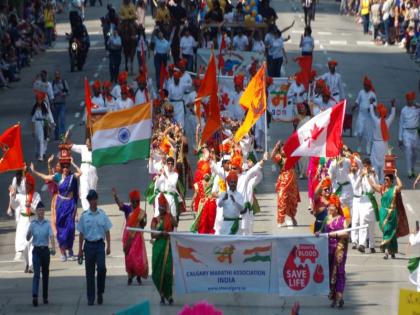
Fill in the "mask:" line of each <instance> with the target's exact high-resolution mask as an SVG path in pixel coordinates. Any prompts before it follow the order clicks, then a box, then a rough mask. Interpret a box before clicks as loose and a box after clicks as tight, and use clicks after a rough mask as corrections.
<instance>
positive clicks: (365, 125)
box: [353, 78, 376, 155]
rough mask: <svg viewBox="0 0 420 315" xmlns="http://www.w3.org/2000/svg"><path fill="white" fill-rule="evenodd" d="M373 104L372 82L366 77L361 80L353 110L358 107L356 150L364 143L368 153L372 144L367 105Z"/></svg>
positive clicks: (370, 121)
mask: <svg viewBox="0 0 420 315" xmlns="http://www.w3.org/2000/svg"><path fill="white" fill-rule="evenodd" d="M370 104H373V105H374V106H376V94H375V92H374V91H373V90H372V84H371V82H370V80H369V79H368V78H365V80H364V82H363V89H362V90H360V92H359V94H358V95H357V98H356V101H355V103H354V107H353V110H354V109H356V108H358V109H359V114H358V115H357V120H356V128H355V132H354V134H355V136H357V137H358V140H359V144H358V148H357V151H358V152H362V143H363V142H365V143H366V153H367V154H368V155H369V154H370V147H371V146H372V120H371V118H370V115H369V106H370Z"/></svg>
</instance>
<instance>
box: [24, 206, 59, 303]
mask: <svg viewBox="0 0 420 315" xmlns="http://www.w3.org/2000/svg"><path fill="white" fill-rule="evenodd" d="M36 214H37V219H36V220H34V221H32V222H31V225H30V226H29V229H28V233H27V235H26V240H27V241H28V242H29V240H30V239H31V238H32V245H33V246H34V249H33V252H32V262H33V268H34V278H33V280H32V304H33V306H38V290H39V279H40V278H41V272H42V298H43V302H44V304H48V276H49V271H50V270H49V269H50V254H51V255H53V256H54V255H55V240H54V234H53V232H52V229H51V223H50V221H49V220H48V219H45V206H44V204H43V203H42V201H39V202H38V205H37V206H36ZM50 242H51V248H48V245H49V243H50Z"/></svg>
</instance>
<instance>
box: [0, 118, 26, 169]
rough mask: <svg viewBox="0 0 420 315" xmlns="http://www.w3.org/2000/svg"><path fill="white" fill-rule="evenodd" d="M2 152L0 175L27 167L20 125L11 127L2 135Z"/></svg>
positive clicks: (0, 140)
mask: <svg viewBox="0 0 420 315" xmlns="http://www.w3.org/2000/svg"><path fill="white" fill-rule="evenodd" d="M0 150H1V158H0V173H3V172H7V171H16V170H21V169H23V168H24V167H25V161H24V160H23V152H22V136H21V127H20V124H16V125H14V126H12V127H10V128H9V129H7V130H6V131H5V132H3V134H1V135H0Z"/></svg>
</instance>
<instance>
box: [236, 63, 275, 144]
mask: <svg viewBox="0 0 420 315" xmlns="http://www.w3.org/2000/svg"><path fill="white" fill-rule="evenodd" d="M239 104H241V105H242V106H243V107H245V108H247V109H248V112H247V114H246V117H245V120H244V122H243V123H242V125H241V126H240V127H239V129H238V130H237V131H236V133H235V138H234V141H235V142H239V141H240V140H241V139H242V138H243V136H245V135H246V134H247V133H248V132H249V130H251V128H252V126H254V125H255V123H256V122H257V120H258V119H259V118H260V117H261V116H262V115H264V114H265V111H266V109H267V95H266V91H265V63H264V64H263V65H262V66H261V68H260V69H259V70H258V72H257V73H256V74H255V76H254V77H253V78H252V80H251V81H250V82H249V83H248V86H247V87H246V89H245V91H244V93H243V94H242V96H241V99H240V100H239Z"/></svg>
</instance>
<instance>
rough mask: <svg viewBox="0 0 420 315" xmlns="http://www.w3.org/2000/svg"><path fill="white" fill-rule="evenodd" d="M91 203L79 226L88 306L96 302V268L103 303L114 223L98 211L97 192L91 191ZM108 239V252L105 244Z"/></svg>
mask: <svg viewBox="0 0 420 315" xmlns="http://www.w3.org/2000/svg"><path fill="white" fill-rule="evenodd" d="M86 199H87V200H88V201H89V210H86V211H84V212H83V213H82V215H81V216H80V221H79V223H78V224H77V230H78V231H79V233H80V234H79V261H80V259H81V258H82V257H83V253H84V255H85V269H86V284H87V285H86V287H87V300H88V305H93V304H94V301H95V267H96V269H97V287H98V292H97V294H98V296H97V303H98V304H102V303H103V293H104V291H105V278H106V266H105V253H106V254H107V255H109V254H111V234H110V232H109V231H110V230H111V227H112V223H111V221H110V220H109V218H108V216H107V215H106V213H105V211H103V210H102V209H98V194H97V193H96V191H95V190H93V189H92V190H90V191H89V193H88V194H87V196H86ZM104 239H106V250H105V242H104Z"/></svg>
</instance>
